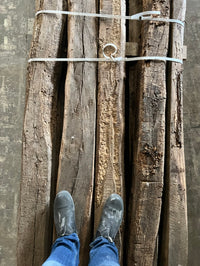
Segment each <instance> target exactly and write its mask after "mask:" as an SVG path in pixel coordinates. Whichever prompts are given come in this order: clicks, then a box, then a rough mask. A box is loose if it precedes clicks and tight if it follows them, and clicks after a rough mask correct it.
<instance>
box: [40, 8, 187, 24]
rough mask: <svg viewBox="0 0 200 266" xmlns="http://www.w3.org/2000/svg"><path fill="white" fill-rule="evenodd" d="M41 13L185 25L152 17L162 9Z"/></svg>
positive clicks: (44, 12)
mask: <svg viewBox="0 0 200 266" xmlns="http://www.w3.org/2000/svg"><path fill="white" fill-rule="evenodd" d="M39 14H60V15H72V16H82V17H95V18H109V19H126V20H151V21H161V22H172V23H178V24H180V25H181V26H183V27H184V25H185V24H184V22H183V21H181V20H178V19H170V18H169V19H168V18H155V17H152V15H160V14H161V13H160V11H144V12H141V13H137V14H135V15H132V16H120V15H110V14H97V13H84V12H72V11H60V10H39V11H38V12H36V14H35V16H38V15H39Z"/></svg>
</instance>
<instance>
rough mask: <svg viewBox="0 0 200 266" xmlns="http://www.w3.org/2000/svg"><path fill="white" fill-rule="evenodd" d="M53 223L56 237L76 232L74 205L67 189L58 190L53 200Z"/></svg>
mask: <svg viewBox="0 0 200 266" xmlns="http://www.w3.org/2000/svg"><path fill="white" fill-rule="evenodd" d="M54 223H55V227H56V232H57V235H58V237H60V236H66V235H70V234H72V233H76V222H75V206H74V201H73V199H72V197H71V195H70V193H69V192H68V191H65V190H63V191H60V192H59V193H58V194H57V195H56V198H55V200H54Z"/></svg>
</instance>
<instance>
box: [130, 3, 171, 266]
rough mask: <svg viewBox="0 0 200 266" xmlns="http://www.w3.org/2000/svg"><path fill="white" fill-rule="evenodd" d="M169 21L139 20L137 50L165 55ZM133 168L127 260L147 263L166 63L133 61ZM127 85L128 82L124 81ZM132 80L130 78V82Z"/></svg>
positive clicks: (154, 219) (158, 179) (146, 6)
mask: <svg viewBox="0 0 200 266" xmlns="http://www.w3.org/2000/svg"><path fill="white" fill-rule="evenodd" d="M142 9H143V11H147V10H159V11H161V13H162V16H166V17H169V1H168V0H166V1H162V2H161V1H157V0H153V1H152V0H143V1H142ZM168 37H169V25H168V24H166V23H155V22H144V23H142V28H141V43H140V45H139V49H140V55H141V56H151V55H157V56H167V52H168V41H169V38H168ZM135 78H136V79H137V83H136V84H137V87H136V89H133V90H132V89H130V90H132V91H133V93H134V96H135V100H134V103H135V107H134V108H135V116H136V118H135V119H136V121H135V130H134V132H133V141H132V143H133V146H132V149H133V174H132V184H131V195H130V199H129V220H128V226H129V227H128V228H129V231H128V232H129V239H128V250H127V265H153V264H154V262H155V257H156V256H157V254H156V253H157V250H156V246H157V237H158V231H159V225H160V215H161V205H162V190H163V178H164V160H165V122H166V121H165V108H166V63H164V62H155V61H148V62H141V63H137V74H136V75H135ZM129 86H131V83H130V82H129ZM134 86H135V82H134Z"/></svg>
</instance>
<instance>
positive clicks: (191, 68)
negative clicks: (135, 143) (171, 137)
mask: <svg viewBox="0 0 200 266" xmlns="http://www.w3.org/2000/svg"><path fill="white" fill-rule="evenodd" d="M199 10H200V2H199V0H190V1H188V7H187V24H186V34H185V44H186V45H187V46H188V59H187V62H186V63H185V72H184V129H185V158H186V172H187V191H188V218H189V261H188V266H198V265H199V261H200V252H199V250H200V13H199ZM33 17H34V1H31V0H1V2H0V265H1V266H4V265H9V266H14V265H16V256H15V252H16V236H17V207H18V201H19V192H20V176H21V143H22V125H23V113H24V99H25V87H26V86H25V85H26V84H25V80H26V65H27V63H26V59H27V54H28V51H29V47H30V39H31V34H32V25H33ZM172 266H173V265H172Z"/></svg>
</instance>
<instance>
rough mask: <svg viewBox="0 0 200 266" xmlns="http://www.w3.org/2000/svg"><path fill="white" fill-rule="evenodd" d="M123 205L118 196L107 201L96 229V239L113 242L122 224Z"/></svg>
mask: <svg viewBox="0 0 200 266" xmlns="http://www.w3.org/2000/svg"><path fill="white" fill-rule="evenodd" d="M123 212H124V204H123V200H122V198H121V197H120V196H119V195H118V194H112V195H110V197H109V198H108V199H107V201H106V203H105V205H104V208H103V211H102V215H101V220H100V223H99V227H98V229H97V233H96V237H99V236H103V237H105V238H107V239H108V240H109V241H111V242H113V241H114V239H115V236H116V234H117V232H118V230H119V227H120V225H121V222H122V217H123Z"/></svg>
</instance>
